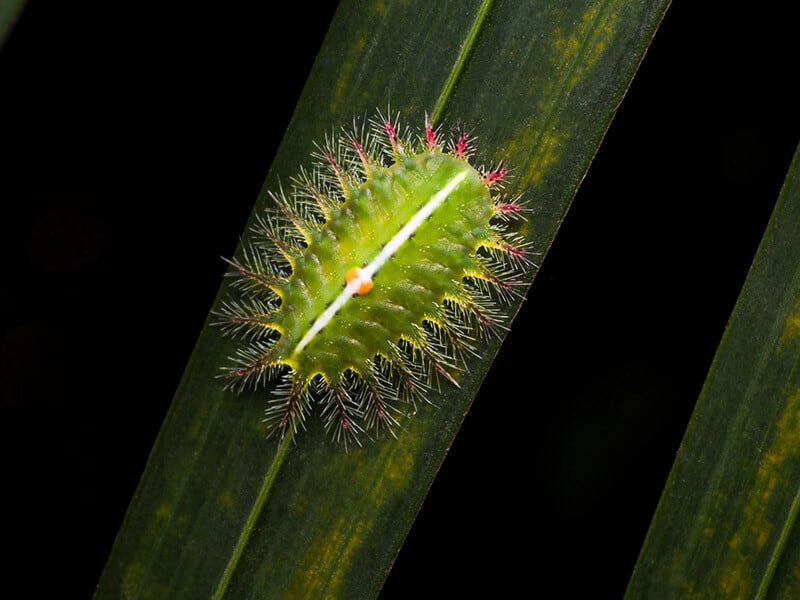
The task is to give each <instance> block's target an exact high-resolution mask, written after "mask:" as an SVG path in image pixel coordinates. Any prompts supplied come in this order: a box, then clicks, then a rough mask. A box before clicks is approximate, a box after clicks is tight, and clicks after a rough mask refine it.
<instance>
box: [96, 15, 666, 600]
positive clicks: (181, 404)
mask: <svg viewBox="0 0 800 600" xmlns="http://www.w3.org/2000/svg"><path fill="white" fill-rule="evenodd" d="M667 4H668V2H667V1H666V0H638V1H634V2H631V1H624V0H616V1H612V0H605V1H595V2H569V3H561V2H526V3H520V2H510V1H509V2H503V1H497V2H488V1H487V2H464V1H460V0H459V1H452V2H437V3H430V2H424V1H422V0H419V1H406V2H362V1H346V2H343V3H342V5H341V6H340V8H339V11H338V12H337V15H336V17H335V19H334V22H333V24H332V27H331V30H330V32H329V35H328V37H327V38H326V40H325V43H324V45H323V48H322V50H321V53H320V56H319V57H318V59H317V62H316V64H315V66H314V69H313V71H312V73H311V76H310V79H309V81H308V83H307V85H306V88H305V90H304V92H303V95H302V97H301V99H300V101H299V103H298V107H297V110H296V112H295V116H294V118H293V120H292V122H291V124H290V127H289V129H288V131H287V134H286V136H285V138H284V141H283V144H282V146H281V148H280V150H279V152H278V155H277V157H276V159H275V162H274V164H273V167H272V169H271V171H270V174H269V176H268V178H267V181H266V183H265V188H264V190H267V189H274V188H276V187H277V185H278V182H279V178H280V181H284V182H285V181H286V180H287V179H288V178H289V177H291V176H292V175H294V174H295V173H296V172H297V170H298V168H299V166H300V165H304V164H306V165H307V164H308V163H309V160H308V155H309V154H310V152H311V151H312V150H313V142H314V141H315V140H320V139H322V137H323V136H324V135H325V134H326V133H328V132H330V131H331V129H332V128H338V127H339V126H341V125H347V124H348V123H349V122H351V121H352V118H353V115H365V114H372V113H373V112H374V110H375V109H376V108H385V107H386V106H387V105H388V104H391V109H392V111H399V112H401V114H402V116H403V119H404V120H405V122H406V123H407V124H408V123H414V124H421V123H422V120H423V118H424V112H425V111H428V112H429V114H430V115H431V116H432V118H433V119H434V120H435V121H436V122H437V123H440V122H442V121H444V122H445V123H452V124H456V123H462V124H468V125H470V126H471V127H474V131H475V133H476V134H477V135H478V136H479V144H478V145H479V147H478V156H477V160H476V161H475V162H476V164H481V163H483V164H491V163H496V162H497V161H499V160H501V159H502V160H503V162H504V163H505V164H508V165H509V166H511V167H512V169H513V172H514V179H513V181H512V183H511V185H510V189H509V190H508V191H509V193H510V194H512V195H513V194H516V193H521V194H523V195H524V197H525V198H526V199H527V200H528V201H529V204H530V205H531V206H532V207H533V208H534V213H533V215H532V216H531V218H530V224H529V231H528V235H529V239H530V240H531V241H532V243H533V251H535V252H537V253H540V254H542V255H543V254H544V252H545V251H546V249H547V248H548V247H549V245H550V243H551V242H552V239H553V236H554V235H555V232H556V230H557V228H558V225H559V224H560V222H561V220H562V219H563V217H564V214H565V212H566V210H567V207H568V206H569V203H570V201H571V199H572V197H573V195H574V193H575V191H576V189H577V186H578V184H579V183H580V181H581V179H582V177H583V176H584V174H585V172H586V169H587V168H588V165H589V162H590V161H591V158H592V156H593V155H594V153H595V152H596V150H597V147H598V145H599V143H600V140H601V139H602V136H603V134H604V133H605V131H606V129H607V127H608V125H609V123H610V120H611V118H612V116H613V113H614V110H615V109H616V107H617V106H618V105H619V102H620V101H621V98H622V96H623V94H624V91H625V89H626V87H627V85H628V84H629V82H630V80H631V78H632V76H633V74H634V71H635V69H636V66H637V65H638V63H639V61H640V60H641V58H642V55H643V53H644V51H645V49H646V47H647V45H648V43H649V41H650V39H651V37H652V35H653V33H654V31H655V28H656V26H657V25H658V22H659V20H660V19H661V17H662V15H663V13H664V11H665V10H666V6H667ZM268 202H269V200H268V197H267V195H266V193H265V192H263V193H262V194H261V197H260V199H259V202H258V204H257V207H256V209H257V210H259V209H261V208H263V207H264V206H265V205H266V204H267V203H268ZM516 308H518V307H515V308H514V310H516ZM498 344H499V342H494V343H492V344H489V345H487V347H486V348H485V351H484V352H483V353H482V354H483V355H484V358H483V359H482V360H480V361H477V360H476V361H474V362H473V363H472V364H471V365H470V371H469V374H468V375H467V376H465V378H464V379H463V380H462V382H461V383H462V387H461V389H460V390H457V389H455V388H451V387H443V389H442V393H441V395H438V396H437V397H436V398H435V399H434V400H435V403H436V407H434V406H424V407H422V408H421V410H420V411H419V413H420V414H418V415H416V417H415V418H414V419H410V420H408V421H407V422H406V426H407V431H405V432H402V433H401V434H400V435H399V438H398V439H397V440H394V439H392V438H386V439H379V440H376V441H372V442H370V441H367V443H366V444H365V447H364V448H363V449H355V450H353V449H351V450H350V451H349V452H348V453H344V452H343V451H342V450H341V448H339V447H338V446H336V445H335V444H334V443H332V442H331V441H330V440H329V438H328V436H327V435H326V434H325V433H324V432H323V431H322V427H321V425H320V420H319V419H318V418H316V417H315V418H312V419H311V420H310V425H309V430H308V431H306V432H303V433H302V435H298V436H297V438H298V439H297V440H295V442H296V444H291V443H286V442H285V443H283V444H282V445H279V444H278V443H277V442H276V441H275V440H265V438H264V431H263V428H262V424H261V416H262V411H263V408H264V406H265V402H266V399H267V398H268V396H269V390H268V389H267V390H263V389H262V390H259V391H257V392H248V393H243V394H238V395H237V394H234V393H230V392H227V391H225V390H223V387H222V383H221V382H220V381H219V380H217V379H215V375H216V374H217V373H218V372H219V369H220V367H221V366H223V365H225V364H227V362H226V357H227V356H229V355H230V354H232V352H233V348H234V343H232V342H230V341H229V340H225V339H223V338H221V336H220V332H219V331H218V330H217V329H215V328H211V327H206V328H205V329H204V330H203V332H202V333H201V336H200V339H199V341H198V344H197V346H196V348H195V351H194V353H193V355H192V357H191V360H190V363H189V365H188V367H187V370H186V372H185V374H184V377H183V380H182V382H181V385H180V387H179V389H178V392H177V394H176V397H175V399H174V401H173V404H172V406H171V408H170V411H169V413H168V415H167V418H166V421H165V423H164V425H163V427H162V430H161V432H160V434H159V437H158V440H157V442H156V445H155V448H154V449H153V453H152V455H151V457H150V460H149V463H148V466H147V469H146V472H145V474H144V476H143V478H142V481H141V482H140V485H139V487H138V489H137V491H136V494H135V497H134V499H133V502H132V504H131V506H130V508H129V511H128V514H127V515H126V518H125V521H124V524H123V527H122V530H121V531H120V533H119V536H118V538H117V540H116V543H115V545H114V548H113V551H112V555H111V557H110V559H109V562H108V564H107V566H106V569H105V571H104V572H103V575H102V578H101V581H100V584H99V587H98V590H97V597H98V598H117V597H125V598H127V597H137V598H151V597H152V598H156V597H169V598H178V597H181V598H184V597H185V598H207V597H223V596H225V597H230V598H316V597H320V598H330V597H346V598H356V597H357V598H365V597H372V596H374V595H376V594H377V592H378V590H379V589H380V586H381V584H382V582H383V580H384V578H385V576H386V574H387V572H388V570H389V568H390V566H391V562H392V560H393V558H394V556H395V555H396V553H397V550H398V549H399V547H400V545H401V543H402V540H403V538H404V536H405V534H406V532H407V531H408V528H409V526H410V524H411V521H412V520H413V518H414V515H415V514H416V512H417V510H418V508H419V506H420V504H421V502H422V500H423V498H424V496H425V494H426V492H427V490H428V487H429V486H430V484H431V481H432V480H433V477H434V476H435V474H436V471H437V469H438V468H439V466H440V464H441V462H442V460H443V459H444V456H445V454H446V452H447V449H448V448H449V446H450V444H451V443H452V440H453V438H454V436H455V434H456V432H457V430H458V427H459V425H460V423H461V421H462V419H463V417H464V415H465V414H466V412H467V410H468V408H469V406H470V403H471V402H472V398H473V397H474V395H475V393H476V390H477V388H478V386H479V385H480V382H481V380H482V378H483V376H484V374H485V372H486V370H487V369H488V367H489V364H490V362H491V360H492V358H493V357H494V355H495V353H496V351H497V347H498Z"/></svg>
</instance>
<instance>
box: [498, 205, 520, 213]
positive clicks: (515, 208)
mask: <svg viewBox="0 0 800 600" xmlns="http://www.w3.org/2000/svg"><path fill="white" fill-rule="evenodd" d="M521 210H522V207H521V206H520V205H519V204H516V203H514V202H503V203H502V204H498V205H497V212H501V213H504V214H508V213H517V212H519V211H521Z"/></svg>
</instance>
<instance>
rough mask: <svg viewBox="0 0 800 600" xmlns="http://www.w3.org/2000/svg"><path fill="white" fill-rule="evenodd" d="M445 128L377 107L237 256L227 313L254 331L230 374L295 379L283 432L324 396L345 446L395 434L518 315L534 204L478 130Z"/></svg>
mask: <svg viewBox="0 0 800 600" xmlns="http://www.w3.org/2000/svg"><path fill="white" fill-rule="evenodd" d="M440 138H441V135H440V132H439V131H438V130H437V129H434V128H433V127H432V126H431V124H430V123H429V122H428V119H427V117H426V118H425V128H424V131H423V132H422V134H421V135H416V136H414V135H413V134H412V133H411V132H410V131H408V130H403V131H402V132H401V130H400V128H399V125H398V120H397V118H396V117H394V118H392V117H383V116H381V115H378V116H377V117H376V118H375V119H373V120H371V121H370V124H369V126H368V127H366V128H364V131H361V132H359V131H358V128H357V127H356V128H355V131H353V132H349V133H343V134H342V135H341V136H340V139H336V138H329V139H327V140H326V142H325V144H324V145H321V146H318V151H317V152H316V153H315V154H314V157H315V159H316V160H317V164H315V165H314V166H313V167H312V168H311V169H310V170H308V169H302V170H301V171H300V173H299V175H297V176H296V177H295V178H294V179H293V180H292V186H291V190H290V191H289V192H288V193H286V192H284V191H280V192H279V193H276V194H272V198H273V201H274V206H275V208H273V209H271V210H269V211H268V212H266V213H264V214H262V215H259V216H258V217H257V219H256V224H255V225H254V227H253V229H252V231H251V234H252V235H251V236H250V238H251V239H250V240H249V241H248V243H246V244H244V245H243V248H242V252H241V255H240V258H239V259H237V260H231V261H229V262H230V264H231V266H232V267H233V268H232V269H230V271H229V275H230V276H232V277H233V278H234V280H233V287H232V293H231V296H230V297H229V298H228V299H227V300H226V301H225V302H224V303H223V304H222V309H221V311H220V313H219V314H220V317H221V318H220V324H221V325H222V326H223V328H224V331H225V332H226V333H228V334H231V335H233V336H236V337H237V338H239V339H240V340H241V341H242V344H241V345H240V346H239V348H238V350H237V353H236V355H235V356H233V357H232V360H233V364H232V366H230V367H228V368H226V373H227V375H229V376H230V377H231V378H232V381H233V382H234V384H236V383H238V384H241V385H247V384H254V385H257V384H261V383H263V382H265V381H267V380H269V379H273V378H279V379H280V383H279V384H278V385H277V387H276V389H275V390H274V392H273V396H272V398H271V399H270V401H269V403H268V407H267V409H266V416H265V423H266V424H267V425H268V427H269V428H270V430H271V431H273V432H277V433H278V434H279V435H280V436H285V435H286V434H287V433H289V432H291V433H292V434H294V433H296V432H297V430H298V428H300V427H303V426H304V422H305V419H306V417H307V416H308V415H309V413H310V412H311V411H312V408H315V409H317V410H320V411H321V415H322V417H323V419H324V422H325V426H326V429H328V431H329V432H330V433H331V435H332V437H333V439H334V440H336V441H337V442H341V443H344V444H345V445H346V444H348V443H349V442H355V443H359V436H360V435H361V434H363V433H365V432H369V431H372V432H375V433H376V434H379V433H381V432H383V431H388V432H389V433H390V434H392V435H395V431H396V429H397V428H398V426H399V425H400V420H401V419H402V418H403V416H404V415H405V413H406V412H413V411H414V410H415V408H416V405H417V403H419V402H424V401H428V400H430V398H431V397H433V396H434V391H433V390H435V389H436V387H437V385H438V384H439V382H440V381H441V380H445V381H447V382H449V385H456V386H457V385H458V377H459V372H460V370H462V369H463V368H464V365H465V360H464V359H465V356H466V355H467V354H474V355H480V354H481V353H482V347H481V344H482V342H483V341H484V340H485V339H486V338H487V336H488V335H489V334H491V333H492V332H496V331H497V329H498V328H501V327H503V324H504V321H506V320H507V316H506V315H505V314H504V311H503V307H504V305H506V304H508V302H509V301H510V299H511V297H512V296H514V295H516V294H518V293H519V292H518V289H519V288H520V287H521V286H522V284H523V282H524V280H525V277H524V274H525V272H526V270H527V268H528V267H529V265H530V264H531V263H530V261H529V258H528V256H527V253H526V250H525V248H524V246H525V244H524V243H523V238H522V236H521V235H520V234H519V233H518V231H519V224H520V223H521V222H522V221H524V211H523V209H522V206H521V204H520V203H519V202H518V201H517V200H509V199H506V198H504V197H503V196H502V194H500V193H499V189H500V188H501V187H502V185H501V184H502V180H503V178H504V177H505V176H506V169H504V168H494V169H489V170H486V171H480V170H478V169H476V168H474V167H473V166H472V165H471V164H470V162H469V159H470V156H471V154H472V146H471V137H470V136H469V134H466V133H461V134H458V135H456V136H455V137H454V138H453V139H452V140H449V141H445V140H441V139H440ZM515 221H516V223H515Z"/></svg>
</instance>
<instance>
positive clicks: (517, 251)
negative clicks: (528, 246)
mask: <svg viewBox="0 0 800 600" xmlns="http://www.w3.org/2000/svg"><path fill="white" fill-rule="evenodd" d="M506 252H508V253H509V254H510V255H511V256H516V257H517V258H525V251H524V250H523V249H522V248H517V247H516V246H511V245H508V246H506Z"/></svg>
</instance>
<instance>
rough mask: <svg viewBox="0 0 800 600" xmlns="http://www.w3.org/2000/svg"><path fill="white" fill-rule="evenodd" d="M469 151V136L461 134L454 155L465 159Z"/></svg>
mask: <svg viewBox="0 0 800 600" xmlns="http://www.w3.org/2000/svg"><path fill="white" fill-rule="evenodd" d="M468 149H469V135H468V134H466V133H462V134H461V135H460V136H459V138H458V141H456V148H455V150H456V151H455V154H456V156H457V157H458V158H467V151H468Z"/></svg>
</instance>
